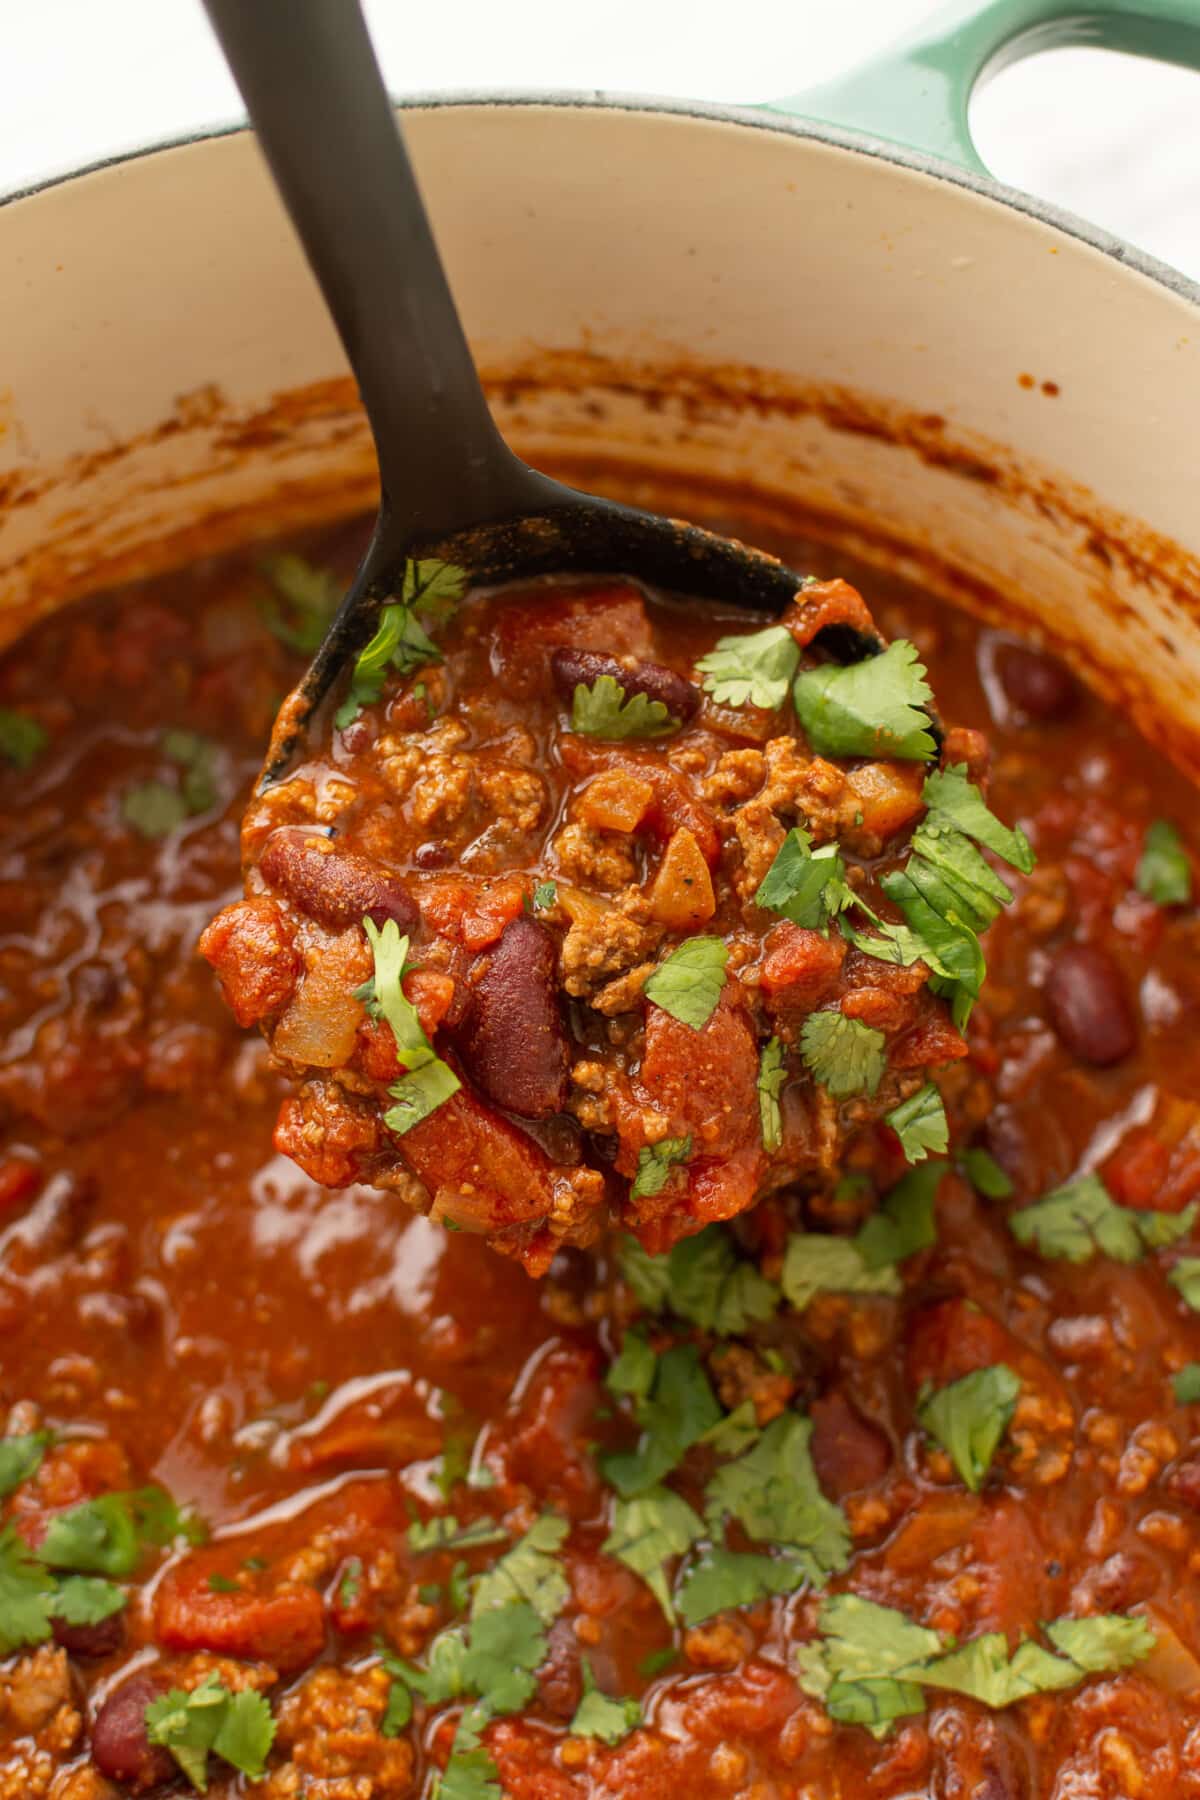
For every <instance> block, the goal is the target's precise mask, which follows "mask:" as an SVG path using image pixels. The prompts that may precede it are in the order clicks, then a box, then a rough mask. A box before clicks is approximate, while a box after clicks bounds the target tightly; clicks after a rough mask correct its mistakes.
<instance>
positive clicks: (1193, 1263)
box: [1167, 1256, 1200, 1312]
mask: <svg viewBox="0 0 1200 1800" xmlns="http://www.w3.org/2000/svg"><path fill="white" fill-rule="evenodd" d="M1167 1280H1168V1281H1169V1282H1170V1284H1171V1286H1172V1287H1173V1288H1175V1289H1176V1291H1177V1292H1178V1294H1179V1297H1180V1299H1181V1300H1183V1301H1185V1302H1186V1303H1187V1305H1188V1306H1190V1307H1191V1309H1192V1311H1193V1312H1200V1256H1181V1257H1180V1258H1179V1261H1178V1262H1177V1263H1176V1264H1175V1267H1174V1268H1173V1269H1172V1270H1171V1273H1170V1274H1169V1275H1168V1276H1167Z"/></svg>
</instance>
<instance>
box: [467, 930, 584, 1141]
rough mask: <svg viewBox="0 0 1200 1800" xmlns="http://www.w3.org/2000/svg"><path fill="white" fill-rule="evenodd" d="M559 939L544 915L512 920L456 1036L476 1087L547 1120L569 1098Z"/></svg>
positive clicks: (499, 1103) (524, 1115) (527, 1114)
mask: <svg viewBox="0 0 1200 1800" xmlns="http://www.w3.org/2000/svg"><path fill="white" fill-rule="evenodd" d="M556 963H557V956H556V951H555V944H554V938H553V936H552V934H551V932H550V931H549V929H548V928H547V927H546V926H545V925H543V924H542V922H541V920H540V919H531V918H527V917H524V916H523V917H521V918H518V919H511V920H510V921H509V923H508V924H507V925H506V926H505V927H504V932H503V935H502V936H501V938H500V941H499V943H498V944H497V945H496V947H495V949H494V950H491V951H489V952H488V955H487V958H486V961H485V963H484V966H483V969H482V972H481V974H480V976H479V978H478V980H476V981H474V982H473V983H472V984H471V998H470V1001H469V1003H468V1007H467V1012H466V1016H465V1018H464V1019H463V1022H462V1024H461V1025H460V1026H459V1029H458V1032H457V1034H456V1041H457V1044H458V1049H459V1054H460V1055H461V1057H462V1059H463V1063H464V1065H465V1066H466V1070H467V1073H468V1075H469V1076H470V1077H471V1080H472V1081H473V1082H474V1083H475V1086H476V1087H477V1088H479V1089H480V1091H481V1092H482V1093H484V1094H486V1096H487V1097H488V1099H489V1100H492V1101H494V1102H495V1104H496V1105H497V1106H502V1107H503V1108H504V1109H505V1110H506V1111H507V1112H514V1113H517V1114H519V1115H520V1116H521V1117H522V1118H527V1119H542V1118H545V1117H546V1115H547V1114H548V1113H553V1112H557V1111H559V1109H560V1107H561V1106H562V1103H563V1100H564V1098H565V1095H566V1085H567V1037H566V1032H565V1031H564V1029H563V1022H562V1014H561V1011H560V1008H559V1002H558V983H557V979H556Z"/></svg>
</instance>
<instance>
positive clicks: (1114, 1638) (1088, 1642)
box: [1046, 1613, 1156, 1675]
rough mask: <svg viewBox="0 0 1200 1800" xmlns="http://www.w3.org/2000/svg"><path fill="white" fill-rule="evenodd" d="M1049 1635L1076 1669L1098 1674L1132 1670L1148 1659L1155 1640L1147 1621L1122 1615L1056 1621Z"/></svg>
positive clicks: (1048, 1632)
mask: <svg viewBox="0 0 1200 1800" xmlns="http://www.w3.org/2000/svg"><path fill="white" fill-rule="evenodd" d="M1046 1636H1047V1637H1048V1638H1049V1639H1050V1642H1051V1643H1052V1644H1053V1645H1054V1648H1055V1649H1056V1650H1057V1651H1059V1652H1060V1653H1061V1654H1062V1655H1063V1656H1066V1657H1069V1658H1070V1660H1071V1661H1072V1662H1073V1663H1074V1664H1075V1665H1076V1667H1077V1668H1080V1669H1085V1670H1087V1672H1088V1673H1089V1674H1095V1675H1100V1674H1104V1673H1106V1672H1107V1671H1108V1670H1110V1669H1128V1668H1131V1667H1132V1665H1133V1664H1134V1663H1137V1662H1141V1661H1142V1659H1143V1658H1144V1657H1147V1656H1149V1654H1150V1652H1151V1650H1153V1648H1154V1645H1155V1641H1156V1640H1155V1636H1154V1632H1153V1631H1152V1630H1151V1628H1150V1626H1149V1625H1148V1624H1147V1622H1146V1620H1145V1619H1138V1618H1126V1617H1125V1616H1124V1615H1123V1614H1121V1613H1097V1614H1096V1615H1095V1616H1094V1617H1092V1618H1088V1619H1056V1620H1055V1621H1054V1622H1053V1624H1050V1625H1047V1626H1046Z"/></svg>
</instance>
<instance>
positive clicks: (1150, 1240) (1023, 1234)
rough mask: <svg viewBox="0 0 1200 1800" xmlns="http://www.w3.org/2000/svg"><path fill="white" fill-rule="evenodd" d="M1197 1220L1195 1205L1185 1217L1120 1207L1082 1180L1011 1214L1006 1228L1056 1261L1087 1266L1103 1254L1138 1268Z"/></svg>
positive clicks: (1093, 1178) (1097, 1182)
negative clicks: (1142, 1260)
mask: <svg viewBox="0 0 1200 1800" xmlns="http://www.w3.org/2000/svg"><path fill="white" fill-rule="evenodd" d="M1195 1216H1196V1207H1195V1205H1194V1204H1193V1205H1192V1206H1189V1207H1187V1208H1185V1209H1184V1211H1183V1212H1181V1213H1154V1212H1138V1211H1135V1210H1134V1208H1132V1207H1129V1206H1118V1205H1117V1203H1116V1201H1115V1200H1113V1198H1112V1196H1111V1195H1110V1194H1109V1191H1108V1189H1107V1188H1106V1187H1105V1185H1104V1183H1103V1181H1102V1180H1101V1179H1100V1177H1099V1176H1098V1175H1079V1176H1077V1177H1076V1178H1075V1180H1074V1181H1068V1182H1066V1183H1065V1184H1064V1185H1063V1186H1062V1187H1059V1188H1055V1189H1054V1191H1053V1192H1052V1193H1049V1194H1046V1195H1045V1196H1044V1198H1042V1199H1041V1200H1036V1201H1035V1202H1034V1203H1033V1205H1032V1206H1024V1207H1021V1208H1020V1209H1019V1211H1017V1212H1014V1213H1010V1214H1009V1219H1008V1227H1009V1230H1010V1231H1011V1232H1012V1234H1013V1236H1014V1237H1015V1238H1016V1240H1017V1242H1018V1243H1020V1244H1024V1245H1025V1246H1026V1247H1027V1248H1032V1249H1035V1250H1037V1251H1039V1252H1040V1254H1041V1255H1042V1256H1046V1257H1050V1258H1052V1259H1054V1260H1056V1261H1064V1262H1072V1263H1082V1262H1087V1261H1088V1259H1089V1258H1090V1257H1092V1256H1094V1255H1095V1254H1096V1252H1097V1251H1100V1252H1101V1253H1102V1254H1103V1255H1105V1256H1111V1257H1113V1258H1114V1259H1115V1261H1117V1262H1122V1263H1135V1262H1139V1261H1140V1260H1141V1258H1142V1257H1143V1256H1144V1255H1145V1253H1146V1251H1147V1250H1152V1249H1160V1248H1162V1247H1163V1246H1165V1245H1167V1244H1171V1243H1174V1242H1175V1241H1176V1239H1178V1238H1179V1237H1182V1236H1183V1234H1184V1233H1185V1232H1186V1231H1188V1230H1190V1228H1191V1225H1192V1222H1193V1220H1194V1219H1195ZM1194 1260H1195V1259H1194ZM1179 1266H1180V1265H1178V1264H1177V1265H1176V1267H1177V1268H1178V1267H1179ZM1171 1279H1172V1280H1173V1279H1174V1275H1172V1276H1171Z"/></svg>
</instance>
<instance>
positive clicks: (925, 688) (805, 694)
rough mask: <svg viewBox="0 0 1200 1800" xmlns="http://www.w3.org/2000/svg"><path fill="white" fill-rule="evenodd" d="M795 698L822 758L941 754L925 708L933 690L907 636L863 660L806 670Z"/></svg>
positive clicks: (914, 757)
mask: <svg viewBox="0 0 1200 1800" xmlns="http://www.w3.org/2000/svg"><path fill="white" fill-rule="evenodd" d="M792 695H793V698H794V699H795V702H796V714H797V717H798V718H799V720H800V723H801V725H803V727H804V730H805V732H806V734H807V736H808V741H809V743H810V744H811V745H812V747H813V749H814V750H815V751H816V752H817V754H818V756H883V757H900V758H903V759H904V760H907V761H912V762H927V761H928V760H929V758H930V757H931V756H933V755H934V753H935V751H936V748H937V746H936V745H935V743H934V741H933V737H932V735H931V733H930V730H929V714H928V713H927V712H926V710H925V709H926V707H927V706H928V705H929V703H930V701H931V700H932V699H933V692H932V690H931V688H930V686H929V683H928V682H927V681H926V679H925V669H924V666H923V664H922V663H921V661H920V659H919V657H918V655H917V648H916V645H915V644H910V643H909V642H908V640H907V639H905V638H897V639H896V641H895V642H894V643H892V644H889V645H888V647H887V649H886V650H884V651H883V652H881V654H880V655H878V656H868V657H864V659H863V660H862V661H861V662H856V663H847V664H846V665H845V666H840V665H838V664H836V663H830V664H826V665H825V666H824V667H823V668H819V669H808V670H806V671H805V672H804V673H803V674H801V675H798V676H797V677H796V680H795V682H794V684H793V687H792Z"/></svg>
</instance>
